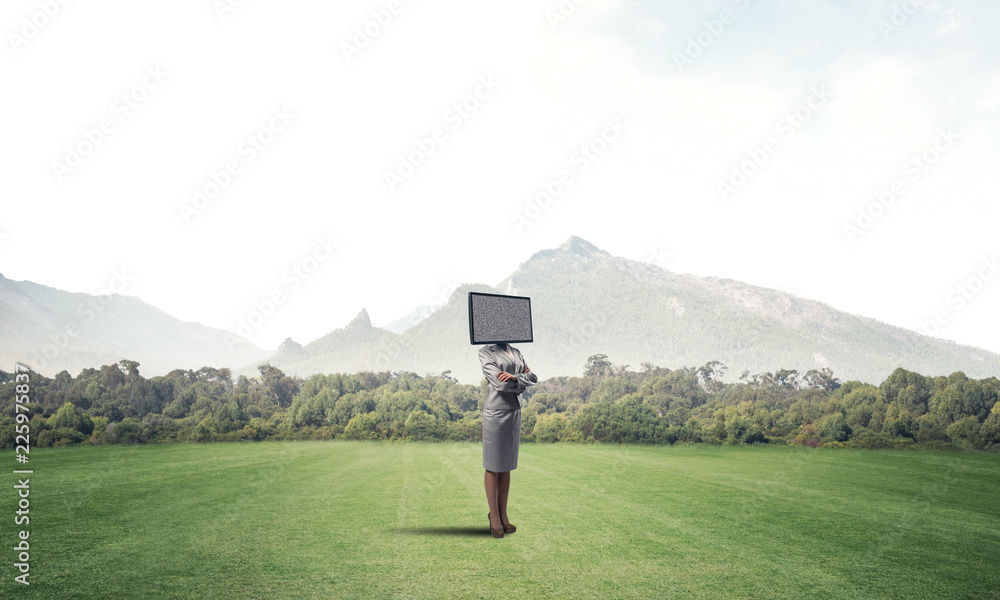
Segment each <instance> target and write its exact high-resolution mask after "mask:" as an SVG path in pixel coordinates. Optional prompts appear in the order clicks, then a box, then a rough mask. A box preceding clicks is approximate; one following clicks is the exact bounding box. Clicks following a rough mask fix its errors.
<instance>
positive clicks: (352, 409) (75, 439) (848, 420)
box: [0, 354, 1000, 451]
mask: <svg viewBox="0 0 1000 600" xmlns="http://www.w3.org/2000/svg"><path fill="white" fill-rule="evenodd" d="M641 366H642V370H641V371H638V372H634V371H630V370H629V368H628V366H627V365H625V366H615V365H612V364H611V363H610V362H609V361H608V360H607V356H606V355H604V354H597V355H594V356H591V357H590V359H589V360H588V362H587V364H586V365H585V370H584V376H582V377H553V378H549V379H547V380H544V381H542V382H539V383H538V384H537V385H535V386H532V387H530V388H529V389H528V391H527V392H525V393H524V394H522V398H523V399H524V400H525V404H524V408H523V418H522V424H523V428H522V434H521V439H522V440H523V441H526V442H605V443H607V442H610V443H619V442H624V443H640V444H673V443H676V442H687V443H707V444H756V443H779V444H805V445H809V446H834V447H857V448H909V447H920V448H936V449H961V450H994V451H996V450H1000V380H998V379H997V378H996V377H991V378H989V379H982V380H974V379H969V378H968V377H966V376H965V375H964V374H963V373H961V372H957V373H953V374H951V375H949V376H947V377H943V376H941V377H927V376H924V375H921V374H919V373H914V372H911V371H907V370H905V369H897V370H896V371H895V372H893V373H892V374H891V375H890V376H889V377H888V378H887V379H886V380H885V381H883V382H882V383H881V384H880V385H878V386H875V385H871V384H867V383H862V382H858V381H848V382H845V383H843V384H842V383H841V382H840V381H839V380H838V379H837V378H835V377H834V376H833V373H832V372H831V371H830V370H828V369H823V370H813V371H809V372H807V373H805V374H804V375H800V374H799V373H798V372H797V371H794V370H780V371H777V372H774V373H770V372H768V373H759V374H754V375H751V374H750V373H748V372H745V373H743V375H742V376H741V377H740V379H739V381H738V382H735V383H727V382H723V380H722V379H723V376H724V374H725V372H726V367H725V366H724V365H722V364H721V363H718V362H712V363H709V364H706V365H704V366H701V367H697V368H682V369H673V370H672V369H667V368H663V367H656V366H654V365H652V364H650V363H643V364H642V365H641ZM258 370H259V375H258V376H255V377H253V378H248V377H245V376H242V375H241V376H239V377H237V378H236V380H235V381H234V380H233V377H232V374H231V372H230V371H229V369H213V368H210V367H205V368H202V369H199V370H197V371H191V370H180V369H178V370H174V371H171V372H170V373H168V374H166V375H163V376H159V377H153V378H150V379H146V378H144V377H143V376H142V375H141V374H140V373H139V363H137V362H135V361H128V360H123V361H121V362H119V363H117V364H114V365H106V366H104V367H102V368H100V369H85V370H84V371H82V372H81V373H80V374H79V375H78V376H77V377H75V378H74V377H72V376H70V374H69V373H67V372H66V371H63V372H61V373H59V374H57V375H56V376H55V377H53V378H47V377H43V376H41V375H39V374H37V373H30V375H29V381H28V384H27V385H28V388H20V389H19V388H17V386H18V385H24V382H23V381H21V382H19V381H16V379H15V375H14V374H13V373H7V372H4V371H0V398H2V400H3V414H2V416H0V447H5V448H11V447H13V446H14V444H15V435H17V433H16V429H15V428H16V427H17V426H19V425H24V423H23V422H18V421H17V417H16V412H15V406H14V399H15V394H17V395H18V396H20V395H21V393H22V392H24V391H25V389H27V391H28V394H27V395H28V402H27V404H26V405H25V406H26V407H27V409H28V412H27V414H28V415H30V420H29V421H28V423H27V424H28V425H29V429H30V435H31V444H32V445H33V446H67V445H74V444H132V443H151V442H181V441H194V442H209V441H224V440H272V439H273V440H304V439H333V438H337V439H352V440H358V439H361V440H411V439H412V440H466V441H479V440H480V439H481V431H482V423H481V410H482V404H483V401H484V400H485V397H486V392H487V384H486V380H485V378H484V379H483V380H482V381H481V382H480V384H479V385H463V384H460V383H458V382H457V381H456V380H455V379H453V378H452V377H450V376H449V373H450V371H445V372H444V373H442V374H441V375H437V376H435V375H426V376H424V377H420V376H418V375H417V374H415V373H411V372H388V371H387V372H381V373H371V372H363V373H356V374H351V375H345V374H332V375H313V376H312V377H309V378H308V379H301V378H296V377H290V376H288V375H286V374H284V373H283V372H282V371H281V370H279V369H277V368H275V367H273V366H270V365H263V366H261V367H259V369H258ZM22 412H23V411H22ZM24 418H25V417H23V416H22V417H21V420H22V421H23V419H24ZM22 431H23V429H22Z"/></svg>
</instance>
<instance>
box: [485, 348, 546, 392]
mask: <svg viewBox="0 0 1000 600" xmlns="http://www.w3.org/2000/svg"><path fill="white" fill-rule="evenodd" d="M479 364H480V365H481V366H482V367H483V375H485V376H486V381H487V382H488V383H489V384H490V387H491V388H493V389H494V390H496V391H498V392H512V393H515V394H520V393H521V392H523V391H524V390H526V389H527V388H528V386H529V385H534V384H536V383H538V376H537V375H535V374H534V373H532V372H531V369H529V368H528V366H527V365H525V366H524V372H523V373H518V374H516V375H515V374H511V373H508V372H506V371H501V370H500V367H498V366H497V363H496V361H495V360H493V358H492V357H491V356H490V354H489V353H488V352H486V349H485V348H483V349H482V350H480V351H479Z"/></svg>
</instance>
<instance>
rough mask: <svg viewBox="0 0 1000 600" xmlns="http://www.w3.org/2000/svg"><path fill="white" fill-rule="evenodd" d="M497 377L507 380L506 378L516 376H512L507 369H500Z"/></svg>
mask: <svg viewBox="0 0 1000 600" xmlns="http://www.w3.org/2000/svg"><path fill="white" fill-rule="evenodd" d="M497 379H499V380H500V381H507V380H508V379H517V377H514V376H513V375H511V374H510V373H508V372H507V371H500V372H499V373H497Z"/></svg>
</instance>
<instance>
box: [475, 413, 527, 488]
mask: <svg viewBox="0 0 1000 600" xmlns="http://www.w3.org/2000/svg"><path fill="white" fill-rule="evenodd" d="M520 445H521V409H519V408H515V409H511V410H498V409H493V408H484V409H483V468H484V469H486V470H487V471H495V472H498V473H503V472H504V471H513V470H514V469H516V468H517V450H518V448H519V447H520Z"/></svg>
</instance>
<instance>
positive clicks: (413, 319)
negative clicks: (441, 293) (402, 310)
mask: <svg viewBox="0 0 1000 600" xmlns="http://www.w3.org/2000/svg"><path fill="white" fill-rule="evenodd" d="M435 310H437V307H436V306H418V307H417V309H416V310H414V311H413V312H411V313H410V314H408V315H406V316H405V317H402V318H399V319H396V320H395V321H393V322H392V323H389V324H388V325H386V326H385V327H383V328H382V329H386V330H388V331H391V332H393V333H403V332H404V331H406V330H407V329H409V328H410V327H413V326H414V325H416V324H417V323H419V322H421V321H423V320H424V319H425V318H427V315H429V314H431V313H432V312H434V311H435Z"/></svg>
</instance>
